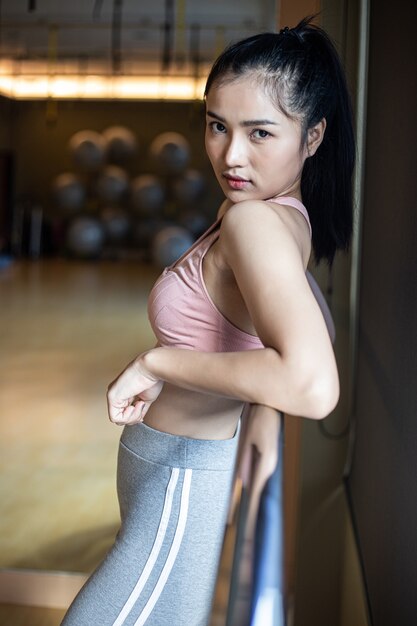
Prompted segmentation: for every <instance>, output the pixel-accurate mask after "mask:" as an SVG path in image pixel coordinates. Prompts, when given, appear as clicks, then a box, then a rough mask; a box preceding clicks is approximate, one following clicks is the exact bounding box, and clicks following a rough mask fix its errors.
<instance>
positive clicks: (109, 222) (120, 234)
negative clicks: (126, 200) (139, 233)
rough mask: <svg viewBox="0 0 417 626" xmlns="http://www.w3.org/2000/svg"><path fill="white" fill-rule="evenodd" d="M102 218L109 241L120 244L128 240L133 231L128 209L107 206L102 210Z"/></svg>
mask: <svg viewBox="0 0 417 626" xmlns="http://www.w3.org/2000/svg"><path fill="white" fill-rule="evenodd" d="M100 218H101V222H102V224H103V227H104V233H105V236H106V241H107V242H108V243H112V244H120V243H123V242H125V241H126V240H127V238H128V237H129V235H130V231H131V218H130V216H129V213H128V212H127V211H125V210H124V209H120V208H117V207H107V208H105V209H103V210H102V211H101V214H100Z"/></svg>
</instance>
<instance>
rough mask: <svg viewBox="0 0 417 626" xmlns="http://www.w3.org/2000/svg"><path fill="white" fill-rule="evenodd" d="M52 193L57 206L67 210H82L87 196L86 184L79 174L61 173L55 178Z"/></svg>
mask: <svg viewBox="0 0 417 626" xmlns="http://www.w3.org/2000/svg"><path fill="white" fill-rule="evenodd" d="M52 194H53V200H54V202H55V204H56V206H57V207H58V208H59V209H60V210H62V211H66V212H75V211H80V210H81V209H82V208H83V206H84V202H85V198H86V192H85V188H84V185H83V184H82V182H81V180H80V179H79V178H78V176H76V175H75V174H72V173H71V172H64V173H63V174H59V176H57V177H56V178H55V179H54V181H53V183H52Z"/></svg>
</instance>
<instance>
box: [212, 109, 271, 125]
mask: <svg viewBox="0 0 417 626" xmlns="http://www.w3.org/2000/svg"><path fill="white" fill-rule="evenodd" d="M207 115H208V117H213V118H214V119H216V120H219V122H223V123H226V120H225V119H224V118H223V117H221V115H217V113H214V112H213V111H207ZM240 126H279V122H273V121H272V120H267V119H260V120H245V121H244V122H240Z"/></svg>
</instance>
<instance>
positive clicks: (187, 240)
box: [152, 226, 194, 268]
mask: <svg viewBox="0 0 417 626" xmlns="http://www.w3.org/2000/svg"><path fill="white" fill-rule="evenodd" d="M193 243H194V237H193V236H192V234H191V233H190V232H189V231H188V230H186V229H185V228H181V227H180V226H168V227H167V228H163V229H162V230H160V231H159V232H158V233H157V234H156V235H155V237H154V240H153V242H152V260H153V262H154V263H155V265H157V266H158V267H161V268H162V267H166V266H167V265H171V264H172V263H174V262H175V261H176V260H177V259H178V258H179V257H180V256H181V255H182V254H184V252H185V251H186V250H188V248H189V247H190V246H191V245H192V244H193Z"/></svg>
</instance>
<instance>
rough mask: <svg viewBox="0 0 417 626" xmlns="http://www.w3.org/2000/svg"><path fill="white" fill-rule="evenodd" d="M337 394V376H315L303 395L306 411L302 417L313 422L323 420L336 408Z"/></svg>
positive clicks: (338, 390) (338, 392)
mask: <svg viewBox="0 0 417 626" xmlns="http://www.w3.org/2000/svg"><path fill="white" fill-rule="evenodd" d="M339 394H340V389H339V379H338V376H337V375H333V376H316V377H315V378H314V380H313V381H311V383H310V385H309V387H308V390H307V391H306V394H305V399H306V410H305V412H304V414H303V417H307V418H310V419H315V420H321V419H324V418H325V417H327V416H328V415H329V414H330V413H331V412H332V411H333V410H334V409H335V407H336V406H337V403H338V401H339Z"/></svg>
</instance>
